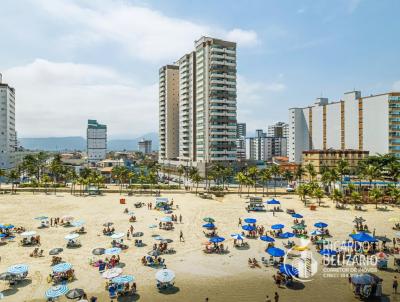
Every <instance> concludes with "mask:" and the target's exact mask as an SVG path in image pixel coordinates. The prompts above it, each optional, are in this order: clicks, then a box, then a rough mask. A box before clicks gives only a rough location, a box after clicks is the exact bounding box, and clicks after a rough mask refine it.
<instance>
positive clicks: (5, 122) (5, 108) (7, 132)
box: [0, 74, 17, 169]
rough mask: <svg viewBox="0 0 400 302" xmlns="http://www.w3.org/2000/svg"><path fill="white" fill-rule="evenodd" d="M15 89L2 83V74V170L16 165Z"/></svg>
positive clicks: (0, 140) (0, 156)
mask: <svg viewBox="0 0 400 302" xmlns="http://www.w3.org/2000/svg"><path fill="white" fill-rule="evenodd" d="M16 149H17V133H16V131H15V89H14V88H12V87H11V86H9V85H8V84H5V83H3V82H2V76H1V74H0V169H11V168H14V167H15V165H16V162H15V152H16Z"/></svg>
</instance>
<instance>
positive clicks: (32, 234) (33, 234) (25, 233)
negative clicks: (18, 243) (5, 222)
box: [21, 231, 36, 237]
mask: <svg viewBox="0 0 400 302" xmlns="http://www.w3.org/2000/svg"><path fill="white" fill-rule="evenodd" d="M35 235H36V232H35V231H28V232H23V233H21V236H22V237H32V236H35Z"/></svg>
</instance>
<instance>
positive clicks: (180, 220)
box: [179, 214, 182, 223]
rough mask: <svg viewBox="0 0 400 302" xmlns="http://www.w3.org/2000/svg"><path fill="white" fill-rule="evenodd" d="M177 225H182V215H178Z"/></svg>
mask: <svg viewBox="0 0 400 302" xmlns="http://www.w3.org/2000/svg"><path fill="white" fill-rule="evenodd" d="M179 223H182V215H181V214H179Z"/></svg>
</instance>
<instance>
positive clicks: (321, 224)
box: [314, 221, 328, 229]
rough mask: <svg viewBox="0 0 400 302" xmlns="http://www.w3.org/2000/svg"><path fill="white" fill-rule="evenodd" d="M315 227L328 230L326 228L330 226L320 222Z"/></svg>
mask: <svg viewBox="0 0 400 302" xmlns="http://www.w3.org/2000/svg"><path fill="white" fill-rule="evenodd" d="M314 226H315V227H316V228H319V229H323V228H326V227H327V226H328V224H327V223H325V222H321V221H319V222H317V223H316V224H314Z"/></svg>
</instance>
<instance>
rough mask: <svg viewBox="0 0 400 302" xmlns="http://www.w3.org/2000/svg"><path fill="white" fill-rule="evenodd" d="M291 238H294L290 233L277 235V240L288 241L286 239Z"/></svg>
mask: <svg viewBox="0 0 400 302" xmlns="http://www.w3.org/2000/svg"><path fill="white" fill-rule="evenodd" d="M292 237H294V234H293V233H290V232H285V233H282V234H280V235H279V238H281V239H288V238H292Z"/></svg>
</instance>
